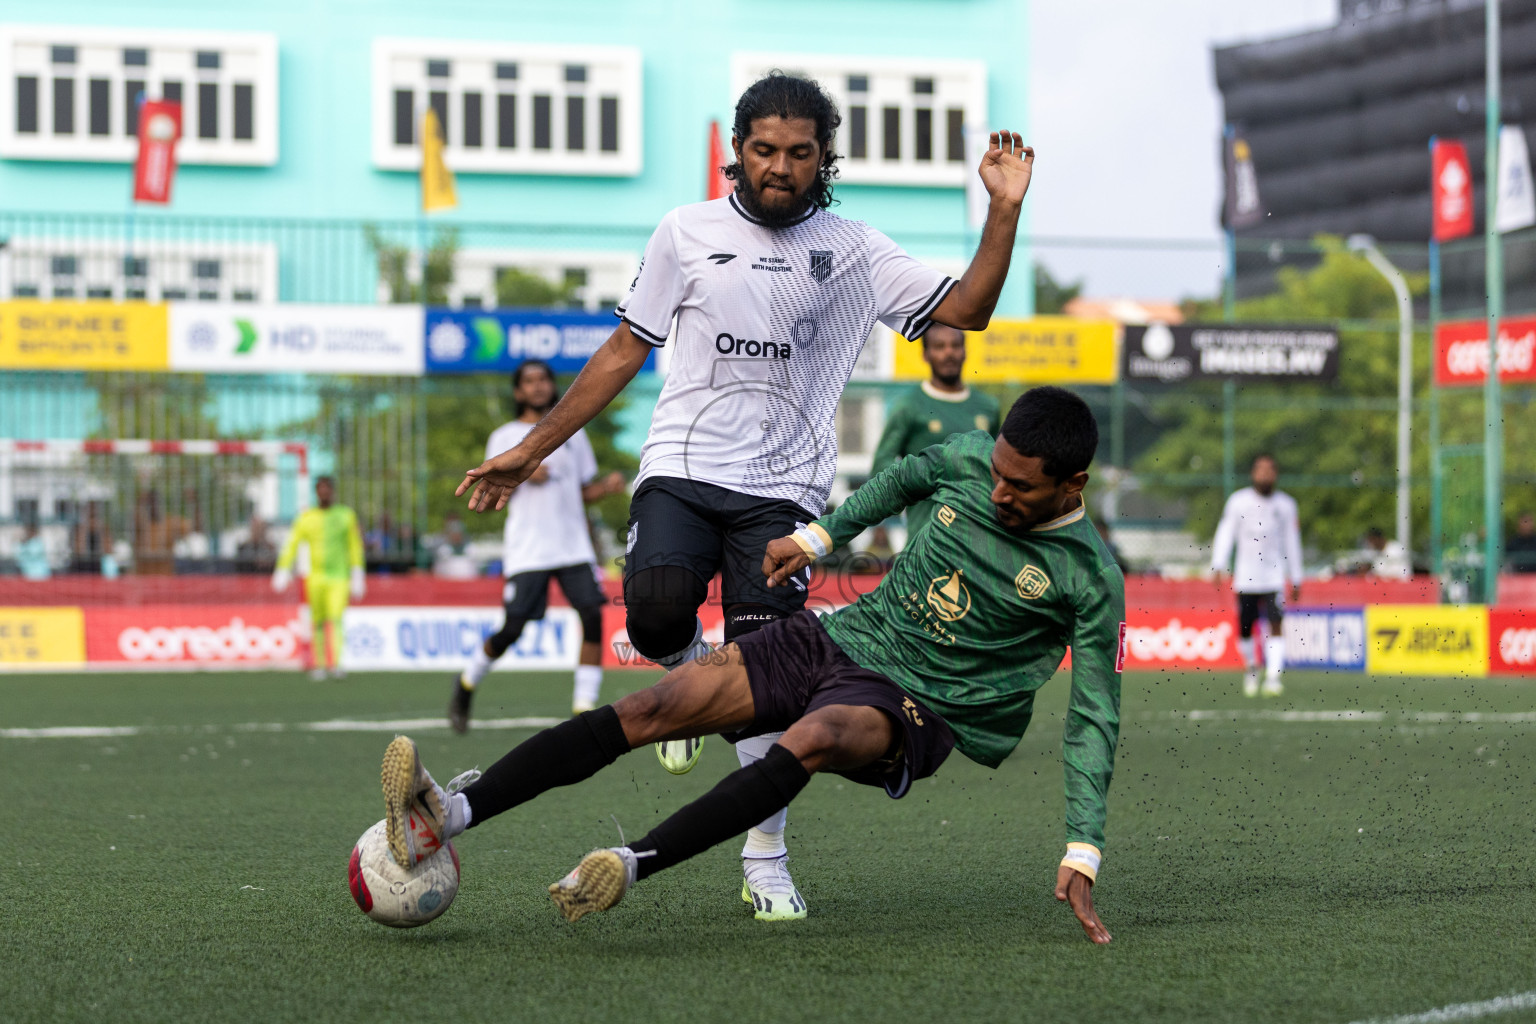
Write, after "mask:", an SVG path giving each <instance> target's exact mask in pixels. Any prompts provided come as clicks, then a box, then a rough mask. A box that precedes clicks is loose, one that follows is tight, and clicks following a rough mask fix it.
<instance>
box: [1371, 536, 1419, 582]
mask: <svg viewBox="0 0 1536 1024" xmlns="http://www.w3.org/2000/svg"><path fill="white" fill-rule="evenodd" d="M1365 548H1366V554H1367V555H1368V556H1369V557H1370V560H1371V564H1370V568H1369V569H1367V570H1366V571H1367V572H1368V573H1369V574H1370V575H1372V576H1379V577H1381V578H1382V579H1384V580H1408V579H1412V578H1413V563H1412V562H1411V561H1409V559H1408V550H1407V549H1406V548H1404V547H1403V544H1402V542H1401V541H1396V540H1387V535H1386V534H1385V533H1382V532H1381V529H1380V528H1379V527H1375V526H1373V527H1371V528H1370V529H1369V530H1366V531H1365Z"/></svg>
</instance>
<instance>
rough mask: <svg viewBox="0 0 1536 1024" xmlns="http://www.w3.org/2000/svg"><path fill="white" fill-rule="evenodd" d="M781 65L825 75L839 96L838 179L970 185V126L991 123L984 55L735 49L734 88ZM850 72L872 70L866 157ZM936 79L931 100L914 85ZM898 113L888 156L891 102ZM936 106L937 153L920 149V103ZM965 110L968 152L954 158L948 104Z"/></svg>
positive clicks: (861, 182)
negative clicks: (854, 121) (854, 136)
mask: <svg viewBox="0 0 1536 1024" xmlns="http://www.w3.org/2000/svg"><path fill="white" fill-rule="evenodd" d="M774 68H778V69H780V70H782V71H785V72H788V73H790V74H803V75H809V76H810V77H812V78H814V79H816V80H817V81H818V82H820V83H821V86H822V88H823V89H825V90H826V91H827V94H828V95H829V96H831V97H832V98H833V99H834V100H835V101H836V102H837V107H838V111H839V112H840V113H841V114H842V117H843V125H842V127H841V128H840V129H839V130H838V134H837V140H836V142H835V145H836V147H837V153H838V156H839V159H838V162H837V166H838V171H839V175H838V180H839V181H846V182H848V183H849V184H855V185H909V186H924V187H932V186H939V187H950V188H964V187H965V183H966V181H967V180H968V178H969V177H970V175H972V174H974V173H976V168H975V167H973V166H971V163H970V161H969V160H968V159H966V158H965V157H964V155H963V152H964V145H963V136H964V132H965V131H975V130H977V129H979V128H984V127H985V126H986V124H987V65H986V63H985V62H984V61H979V60H925V59H922V58H908V57H857V56H848V55H843V54H811V53H758V52H738V53H733V54H732V55H731V83H732V85H733V87H734V90H735V91H734V95H736V96H740V95H741V93H742V91H743V90H745V89H746V88H747V86H749V85H751V84H752V83H753V82H755V81H757V80H758V79H759V78H761V77H762V76H763V75H765V74H767V73H768V72H769V71H770V70H772V69H774ZM851 75H865V76H867V77H868V80H869V81H868V85H869V90H868V92H867V93H864V94H861V97H860V98H862V99H863V100H864V101H865V102H863V103H862V104H861V105H862V106H864V107H865V109H866V111H867V117H868V121H867V126H868V127H867V136H866V138H867V140H868V142H867V147H868V148H867V150H866V156H864V157H863V158H855V157H853V156H851V155H850V146H849V138H848V135H849V131H850V118H851V116H852V114H851V108H852V107H853V106H854V105H856V103H855V99H854V95H853V94H852V93H850V92H849V91H848V78H849V76H851ZM920 78H927V79H932V80H933V93H932V96H931V100H930V101H929V102H924V101H923V100H924V98H922V97H919V96H918V95H917V94H916V93H915V92H914V91H913V89H914V87H913V82H914V80H916V79H920ZM888 106H891V107H896V108H898V109H899V110H900V111H901V113H900V128H899V132H900V138H901V146H900V151H901V155H900V158H899V159H896V160H887V159H885V158H884V155H883V154H884V146H883V143H884V115H883V110H884V108H885V107H888ZM920 107H926V108H927V109H930V110H932V111H933V122H932V134H931V138H932V140H933V158H932V159H931V160H927V161H923V160H918V159H917V157H916V145H915V137H916V127H915V125H916V117H917V115H916V111H917V110H918V109H919V108H920ZM951 108H956V109H960V110H963V111H964V120H963V125H962V146H961V151H962V157H961V159H959V160H950V159H949V151H948V144H947V143H948V121H947V116H948V111H949V110H950V109H951Z"/></svg>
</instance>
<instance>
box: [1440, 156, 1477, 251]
mask: <svg viewBox="0 0 1536 1024" xmlns="http://www.w3.org/2000/svg"><path fill="white" fill-rule="evenodd" d="M1430 154H1431V155H1430V160H1431V163H1432V164H1433V168H1434V169H1433V170H1432V171H1431V172H1430V184H1431V186H1432V188H1431V191H1432V192H1433V193H1434V235H1433V237H1434V240H1435V241H1437V242H1449V241H1450V240H1451V239H1453V238H1461V237H1463V236H1464V235H1470V234H1471V233H1472V210H1473V205H1472V165H1471V164H1469V163H1468V162H1467V147H1466V146H1465V145H1463V144H1462V143H1460V142H1453V141H1451V140H1449V139H1436V140H1435V141H1434V145H1433V146H1432V147H1431V150H1430Z"/></svg>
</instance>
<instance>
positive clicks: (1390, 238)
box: [1214, 0, 1536, 313]
mask: <svg viewBox="0 0 1536 1024" xmlns="http://www.w3.org/2000/svg"><path fill="white" fill-rule="evenodd" d="M1500 13H1501V17H1502V26H1501V33H1500V37H1501V49H1502V54H1501V64H1502V68H1503V71H1502V82H1501V107H1502V116H1503V122H1504V123H1505V124H1518V125H1521V126H1522V127H1524V128H1525V130H1526V135H1527V140H1528V143H1529V141H1531V140H1536V0H1503V2H1502V4H1501V6H1500ZM1485 31H1486V22H1485V13H1484V0H1340V16H1339V23H1338V24H1337V25H1335V26H1333V27H1332V28H1327V29H1322V30H1319V31H1314V32H1306V33H1302V34H1299V35H1294V36H1287V37H1284V38H1280V39H1271V40H1266V41H1263V42H1257V43H1249V44H1245V45H1241V46H1231V47H1223V48H1218V49H1217V50H1216V51H1215V54H1214V57H1215V69H1216V83H1217V86H1218V87H1219V88H1220V89H1221V93H1222V99H1223V103H1224V106H1225V112H1226V121H1227V123H1228V124H1229V125H1232V126H1234V127H1235V128H1236V129H1238V130H1239V131H1240V132H1241V134H1242V135H1243V137H1244V138H1246V139H1247V141H1248V144H1249V146H1250V148H1251V151H1252V154H1253V162H1254V166H1255V169H1256V171H1257V174H1258V184H1259V193H1260V197H1261V200H1262V202H1263V205H1264V207H1265V210H1266V216H1265V218H1264V220H1263V221H1262V222H1261V223H1259V224H1257V225H1255V226H1253V227H1251V228H1245V229H1241V230H1239V232H1238V236H1239V239H1240V240H1243V241H1246V242H1247V243H1249V244H1247V245H1245V246H1243V247H1242V249H1241V251H1240V254H1239V259H1238V290H1239V294H1248V295H1251V294H1258V293H1262V292H1264V291H1267V290H1269V288H1270V287H1271V286H1272V281H1273V276H1274V270H1275V267H1276V265H1277V259H1278V257H1277V255H1276V254H1277V253H1278V252H1279V249H1278V247H1271V249H1270V250H1269V251H1268V252H1267V253H1266V251H1264V249H1263V248H1262V247H1259V246H1256V245H1254V244H1253V243H1255V242H1256V241H1257V240H1258V239H1282V240H1285V239H1298V240H1299V239H1309V238H1312V237H1313V236H1315V235H1318V234H1324V233H1326V234H1333V235H1346V236H1347V235H1350V234H1354V233H1366V234H1370V235H1374V236H1375V237H1376V238H1377V239H1378V240H1380V241H1383V242H1403V243H1420V244H1422V243H1425V242H1427V241H1428V239H1429V232H1430V154H1429V140H1430V138H1431V137H1432V136H1436V135H1438V136H1442V137H1449V138H1456V139H1460V140H1462V141H1463V142H1465V143H1466V146H1467V152H1468V156H1469V158H1470V160H1471V164H1472V171H1473V177H1474V179H1475V182H1476V185H1475V206H1476V217H1477V221H1476V233H1477V234H1476V235H1475V236H1474V238H1473V239H1472V240H1468V241H1461V242H1458V243H1455V244H1450V245H1447V246H1446V247H1445V250H1444V259H1443V271H1444V290H1443V294H1444V303H1443V305H1444V309H1445V310H1446V311H1447V312H1448V313H1456V312H1468V311H1474V312H1475V311H1476V310H1477V309H1478V308H1480V307H1481V306H1482V304H1483V302H1484V295H1485V291H1484V287H1483V260H1484V253H1483V248H1482V245H1481V242H1480V238H1481V232H1482V230H1483V220H1484V211H1485V206H1484V203H1485V198H1484V194H1483V157H1484V152H1485V143H1484V131H1483V129H1484V124H1485V117H1486V108H1485V90H1484V63H1485V57H1484V38H1485ZM1533 148H1536V147H1533ZM1505 241H1506V244H1505V270H1506V287H1507V289H1508V291H1507V299H1506V306H1507V308H1508V309H1509V310H1510V311H1512V312H1514V311H1530V310H1536V231H1532V230H1529V229H1527V230H1525V231H1521V232H1518V233H1514V234H1510V235H1507V236H1505ZM1397 252H1398V253H1399V254H1400V256H1399V255H1394V259H1398V261H1399V262H1401V263H1404V264H1406V265H1407V266H1408V268H1409V269H1423V267H1424V257H1422V256H1420V257H1418V258H1415V257H1414V254H1413V253H1411V252H1409V251H1407V250H1398V251H1397ZM1414 264H1417V266H1415V265H1414Z"/></svg>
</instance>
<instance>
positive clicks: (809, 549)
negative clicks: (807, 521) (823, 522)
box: [793, 526, 827, 558]
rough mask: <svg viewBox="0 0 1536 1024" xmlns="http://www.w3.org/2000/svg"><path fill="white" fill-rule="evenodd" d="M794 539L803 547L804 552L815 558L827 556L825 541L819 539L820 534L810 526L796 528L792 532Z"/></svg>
mask: <svg viewBox="0 0 1536 1024" xmlns="http://www.w3.org/2000/svg"><path fill="white" fill-rule="evenodd" d="M793 536H794V538H795V541H796V542H797V543H798V544H799V545H800V546H801V547H802V548H804V549H805V553H806V554H808V555H813V556H814V557H816V558H826V557H827V542H826V541H824V540H822V539H821V536H820V534H818V533H817V532H816V531H815V530H813V529H811V528H810V527H808V526H807V527H804V528H803V529H799V530H796V531H795V532H794V534H793Z"/></svg>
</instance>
